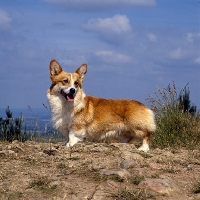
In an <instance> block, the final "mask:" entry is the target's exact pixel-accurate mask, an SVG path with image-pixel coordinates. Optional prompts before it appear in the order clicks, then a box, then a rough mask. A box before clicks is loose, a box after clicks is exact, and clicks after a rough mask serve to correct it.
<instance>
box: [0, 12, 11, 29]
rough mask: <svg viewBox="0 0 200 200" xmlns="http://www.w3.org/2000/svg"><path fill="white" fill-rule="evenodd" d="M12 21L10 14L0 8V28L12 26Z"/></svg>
mask: <svg viewBox="0 0 200 200" xmlns="http://www.w3.org/2000/svg"><path fill="white" fill-rule="evenodd" d="M11 20H12V19H11V17H10V16H9V14H8V13H7V12H6V11H5V10H3V9H1V8H0V27H2V28H5V27H7V26H8V25H9V24H10V22H11Z"/></svg>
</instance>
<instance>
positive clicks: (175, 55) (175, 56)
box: [170, 47, 183, 60]
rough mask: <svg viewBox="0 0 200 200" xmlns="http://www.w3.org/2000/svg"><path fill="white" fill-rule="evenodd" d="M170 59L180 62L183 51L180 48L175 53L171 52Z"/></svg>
mask: <svg viewBox="0 0 200 200" xmlns="http://www.w3.org/2000/svg"><path fill="white" fill-rule="evenodd" d="M170 57H171V58H172V59H175V60H178V59H181V58H182V57H183V51H182V49H181V48H180V47H179V48H177V49H175V50H173V51H171V52H170Z"/></svg>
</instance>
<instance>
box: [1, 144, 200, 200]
mask: <svg viewBox="0 0 200 200" xmlns="http://www.w3.org/2000/svg"><path fill="white" fill-rule="evenodd" d="M198 181H200V152H199V151H198V150H193V151H192V150H184V149H179V150H176V151H175V150H172V149H167V150H166V149H165V150H160V149H154V150H150V151H149V152H148V153H143V152H139V151H138V150H137V149H136V148H135V146H134V144H120V143H111V144H106V143H80V144H77V145H75V146H74V147H72V148H66V147H65V146H63V143H58V144H49V143H36V142H31V141H28V142H25V143H20V142H17V141H14V142H13V143H6V142H0V199H9V200H11V199H29V200H31V199H53V200H61V199H66V200H68V199H69V200H84V199H88V200H93V199H96V200H101V199H102V200H114V199H116V200H123V199H124V200H125V199H126V200H137V199H138V200H142V199H144V200H145V199H155V200H173V199H175V200H179V199H180V200H190V199H191V200H198V199H200V193H199V192H198V191H196V192H195V191H194V185H195V184H196V183H198Z"/></svg>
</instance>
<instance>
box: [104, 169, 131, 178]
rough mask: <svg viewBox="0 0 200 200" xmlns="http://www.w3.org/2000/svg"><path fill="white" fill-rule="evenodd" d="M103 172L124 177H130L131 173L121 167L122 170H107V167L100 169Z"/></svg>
mask: <svg viewBox="0 0 200 200" xmlns="http://www.w3.org/2000/svg"><path fill="white" fill-rule="evenodd" d="M100 173H101V174H105V175H112V174H116V175H118V176H120V177H122V178H127V177H130V176H131V175H130V173H129V172H128V171H127V170H126V169H121V170H107V169H101V170H100Z"/></svg>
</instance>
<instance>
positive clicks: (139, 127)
mask: <svg viewBox="0 0 200 200" xmlns="http://www.w3.org/2000/svg"><path fill="white" fill-rule="evenodd" d="M86 72H87V65H86V64H83V65H81V66H80V67H79V68H78V69H77V70H76V71H75V72H74V73H67V72H64V71H63V70H62V68H61V67H60V65H59V63H58V62H57V61H55V60H53V61H51V63H50V77H51V80H52V85H51V87H50V89H49V90H48V93H47V97H48V100H49V105H50V108H51V113H52V121H53V124H54V126H55V127H56V128H57V129H59V130H60V131H61V132H62V133H63V134H64V135H65V136H66V138H67V140H68V143H67V146H73V145H74V144H76V143H77V142H79V141H82V140H83V139H84V138H92V139H93V140H94V139H103V138H105V137H109V136H119V137H120V139H121V142H129V141H131V140H132V139H133V138H134V137H135V136H137V137H140V138H143V144H142V146H141V147H140V148H139V150H143V151H148V150H149V137H150V135H151V133H152V132H154V131H155V129H156V125H155V120H154V114H153V112H152V111H151V110H150V109H148V108H147V107H146V106H145V105H143V104H142V103H140V102H138V101H133V100H114V99H102V98H97V97H93V96H87V95H85V93H84V91H83V89H82V83H83V80H84V76H85V74H86Z"/></svg>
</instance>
